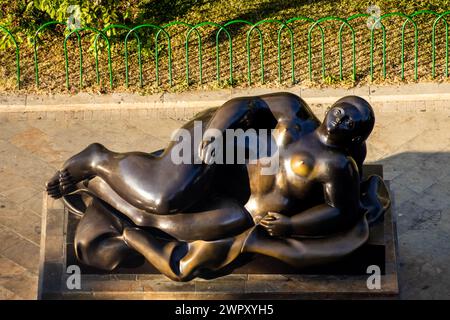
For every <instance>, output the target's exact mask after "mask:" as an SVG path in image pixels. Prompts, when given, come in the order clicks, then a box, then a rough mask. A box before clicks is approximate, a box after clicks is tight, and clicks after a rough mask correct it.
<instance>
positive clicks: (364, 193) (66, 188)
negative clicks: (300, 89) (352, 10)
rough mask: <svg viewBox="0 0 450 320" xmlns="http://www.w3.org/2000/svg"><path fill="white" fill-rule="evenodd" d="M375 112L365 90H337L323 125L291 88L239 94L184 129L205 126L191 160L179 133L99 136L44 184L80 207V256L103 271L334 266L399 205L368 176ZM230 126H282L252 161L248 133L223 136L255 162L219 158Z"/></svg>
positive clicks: (183, 277)
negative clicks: (158, 139)
mask: <svg viewBox="0 0 450 320" xmlns="http://www.w3.org/2000/svg"><path fill="white" fill-rule="evenodd" d="M374 121H375V118H374V113H373V110H372V108H371V107H370V105H369V103H368V102H367V101H365V100H364V99H362V98H360V97H356V96H348V97H344V98H342V99H339V100H338V101H337V102H336V103H334V104H333V106H332V107H331V108H330V109H329V110H328V112H327V114H326V116H325V119H324V121H323V122H322V123H321V122H320V121H319V120H318V119H317V118H316V116H315V115H314V114H313V113H312V111H311V110H310V108H309V107H308V106H307V104H306V103H305V102H304V101H303V100H302V99H301V98H299V97H298V96H296V95H293V94H290V93H276V94H269V95H263V96H257V97H244V98H236V99H232V100H230V101H228V102H227V103H225V104H224V105H223V106H222V107H220V108H214V109H209V110H206V111H204V112H202V113H200V114H198V115H197V116H196V117H195V118H194V119H193V120H191V121H189V122H188V123H186V124H185V125H184V126H183V127H182V129H184V130H186V131H187V132H189V133H195V132H194V131H195V130H196V129H195V123H196V122H200V123H201V124H203V127H204V128H202V131H201V135H202V137H203V139H201V140H200V141H195V139H194V140H193V141H192V140H191V141H190V142H189V143H190V147H191V150H194V151H195V152H191V154H190V155H188V158H189V160H191V161H190V162H189V161H188V163H174V161H173V157H172V155H173V153H172V152H173V150H174V149H175V148H176V146H177V143H178V142H179V141H172V142H171V143H170V144H169V145H168V147H167V148H166V149H164V150H158V151H156V152H154V153H151V154H147V153H141V152H131V153H116V152H112V151H110V150H108V149H106V148H105V147H104V146H102V145H100V144H92V145H90V146H88V147H87V148H86V149H85V150H83V151H81V152H80V153H79V154H77V155H75V156H73V157H72V158H70V159H69V160H67V161H66V163H65V164H64V165H63V167H62V168H61V170H59V171H58V172H57V173H56V174H55V175H54V177H52V178H51V179H50V181H49V182H48V183H47V191H48V193H49V195H50V196H52V197H54V198H61V197H63V199H64V201H65V203H66V205H67V206H68V208H69V210H70V211H72V212H74V213H78V214H80V215H82V218H81V220H80V222H79V224H78V227H77V231H76V236H75V250H76V254H77V257H78V259H79V260H80V261H81V262H82V263H84V264H87V265H89V266H93V267H96V268H100V269H103V270H112V269H114V268H116V267H117V266H118V265H119V264H120V263H121V262H123V261H126V260H127V259H128V257H129V256H131V255H135V254H139V255H142V256H144V257H145V258H146V260H147V261H148V262H150V263H151V264H152V265H153V266H154V267H156V268H157V269H158V270H159V271H160V272H161V273H163V274H165V275H166V276H168V277H169V278H171V279H173V280H176V281H188V280H191V279H193V278H195V277H197V276H199V277H215V276H218V275H220V274H221V273H222V272H223V271H224V270H225V269H227V268H232V265H233V262H234V261H235V260H237V259H238V258H239V257H240V256H241V255H244V254H262V255H266V256H270V257H273V258H276V259H279V260H281V261H283V262H285V263H287V264H290V265H292V266H295V267H298V268H302V267H306V266H311V265H316V264H325V263H328V262H332V261H335V260H338V259H340V258H343V257H345V256H347V255H349V254H350V253H352V252H354V251H355V250H356V249H358V248H359V247H361V246H362V245H363V244H364V243H365V242H366V240H367V239H368V236H369V228H368V224H369V223H373V222H375V221H376V220H377V219H378V218H379V217H381V216H382V214H383V213H384V212H385V210H386V209H387V208H388V207H389V205H390V199H389V194H388V192H387V189H386V186H385V185H384V182H383V180H382V179H381V178H380V177H378V176H370V177H369V178H368V179H367V180H364V181H363V180H362V164H363V162H364V159H365V156H366V146H365V140H366V139H367V138H368V136H369V134H370V133H371V131H372V129H373V126H374ZM205 124H206V126H205ZM208 129H215V130H216V132H219V133H220V135H219V136H217V135H216V136H215V137H210V136H208V134H207V132H208ZM229 129H234V130H236V129H242V130H249V129H257V130H260V129H274V131H273V135H272V136H271V137H270V139H269V140H268V142H267V145H268V149H269V153H268V155H261V154H260V152H259V150H257V151H256V152H253V160H254V161H248V160H249V158H251V157H252V156H250V153H251V150H249V149H250V147H249V145H248V144H247V142H248V141H247V140H244V144H243V145H242V144H241V145H238V144H237V143H236V142H235V140H232V141H230V140H229V139H228V141H227V139H225V144H227V145H228V146H229V145H231V146H232V148H231V150H233V151H236V149H239V148H243V149H244V150H245V155H246V160H247V161H246V162H245V163H236V162H233V163H232V164H221V163H212V161H211V159H213V158H215V156H217V154H218V150H217V148H216V146H213V145H214V143H213V142H214V141H215V139H217V138H219V137H221V136H225V132H226V131H227V130H229ZM222 153H230V148H224V150H222ZM233 155H234V153H233ZM263 156H264V157H265V158H269V159H275V158H276V160H277V163H278V166H277V167H276V170H274V171H273V172H270V173H269V174H267V170H266V172H264V170H265V169H267V165H266V164H267V163H265V162H264V161H263ZM198 158H199V159H200V160H201V161H197V160H198ZM266 160H267V159H266Z"/></svg>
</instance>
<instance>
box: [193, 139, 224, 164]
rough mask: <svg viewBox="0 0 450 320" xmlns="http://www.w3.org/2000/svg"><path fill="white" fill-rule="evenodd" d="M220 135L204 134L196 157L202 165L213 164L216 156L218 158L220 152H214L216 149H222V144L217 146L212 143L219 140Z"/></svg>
mask: <svg viewBox="0 0 450 320" xmlns="http://www.w3.org/2000/svg"><path fill="white" fill-rule="evenodd" d="M220 134H221V133H220ZM220 134H219V132H214V133H213V134H205V135H204V136H203V140H202V142H200V145H199V148H198V156H199V157H200V159H201V160H202V161H203V162H204V163H206V164H213V163H214V160H215V158H216V156H219V153H220V150H216V148H217V147H223V145H222V143H219V144H218V145H217V144H216V143H214V142H215V140H216V139H218V138H221V135H220ZM219 142H220V141H219Z"/></svg>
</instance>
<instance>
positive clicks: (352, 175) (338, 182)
mask: <svg viewBox="0 0 450 320" xmlns="http://www.w3.org/2000/svg"><path fill="white" fill-rule="evenodd" d="M329 171H330V172H331V174H330V175H329V176H328V177H327V178H326V179H327V180H326V181H324V182H323V188H324V196H325V203H324V204H321V205H317V206H315V207H312V208H310V209H307V210H305V211H302V212H300V213H298V214H296V215H294V216H292V217H287V216H284V215H281V214H279V213H269V214H268V216H266V217H265V218H264V219H263V220H262V221H261V224H262V225H263V226H264V227H265V228H266V229H267V230H268V231H269V233H271V234H272V235H274V236H288V235H293V236H295V235H297V236H324V235H328V234H333V233H336V232H339V231H342V230H344V229H346V228H348V227H350V226H351V224H353V223H355V222H356V220H357V219H358V218H360V216H359V213H360V202H359V193H360V191H359V176H358V171H357V168H356V165H355V163H354V161H351V160H349V161H348V162H347V163H346V164H345V165H343V166H342V167H339V168H330V170H329Z"/></svg>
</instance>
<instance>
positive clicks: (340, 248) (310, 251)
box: [242, 218, 369, 268]
mask: <svg viewBox="0 0 450 320" xmlns="http://www.w3.org/2000/svg"><path fill="white" fill-rule="evenodd" d="M368 237H369V227H368V224H367V221H366V219H365V218H364V219H362V220H361V221H360V222H359V223H358V224H357V225H355V226H354V227H353V228H352V229H350V230H348V231H346V232H343V233H339V234H336V235H332V236H329V237H326V238H304V239H302V238H275V237H271V236H270V235H269V234H268V233H267V231H265V229H263V228H262V227H260V226H257V227H255V228H254V229H253V231H252V232H251V233H250V234H249V236H248V237H247V239H246V241H245V244H244V246H243V249H242V251H243V252H251V253H259V254H263V255H266V256H270V257H273V258H276V259H279V260H281V261H283V262H285V263H287V264H290V265H292V266H294V267H297V268H302V267H306V266H310V265H315V264H321V263H327V262H332V261H335V260H337V259H339V258H342V257H344V256H346V255H348V254H350V253H352V252H353V251H355V250H356V249H358V248H359V247H360V246H361V245H363V244H364V243H365V242H366V241H367V239H368Z"/></svg>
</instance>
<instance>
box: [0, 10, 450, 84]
mask: <svg viewBox="0 0 450 320" xmlns="http://www.w3.org/2000/svg"><path fill="white" fill-rule="evenodd" d="M449 14H450V11H445V12H443V13H437V12H434V11H430V10H421V11H417V12H414V13H412V14H410V15H407V14H404V13H400V12H391V13H387V14H384V15H381V16H380V17H379V18H376V19H375V21H374V23H373V24H372V27H371V28H370V79H371V80H374V78H375V76H374V69H375V58H374V52H375V37H376V29H378V28H379V29H381V45H382V49H381V50H382V54H381V56H382V58H381V72H382V77H383V78H386V64H387V58H386V42H387V39H386V27H385V25H384V24H383V21H385V20H387V19H390V18H400V19H403V20H404V22H403V25H402V28H401V50H400V60H401V66H400V68H401V71H400V72H401V78H402V79H404V78H405V30H406V27H407V26H408V25H410V26H412V28H413V29H414V79H415V80H417V79H418V63H419V61H418V60H419V55H418V32H419V27H418V24H417V22H416V21H415V20H414V18H415V17H417V16H420V15H430V16H433V17H434V20H433V24H432V41H431V42H432V43H431V48H432V49H431V56H432V57H431V76H432V77H433V78H434V77H436V43H437V40H436V32H437V30H438V29H439V28H445V29H444V30H445V69H444V70H445V76H446V77H448V76H449V72H448V67H449V66H448V63H449V50H448V36H449V35H448V23H447V21H446V19H445V18H446V16H447V15H449ZM369 17H371V16H370V15H369V14H355V15H352V16H350V17H348V18H346V19H345V18H340V17H335V16H327V17H323V18H320V19H317V20H314V19H312V18H309V17H306V16H298V17H294V18H292V19H289V20H287V21H280V20H275V19H265V20H261V21H258V22H256V23H252V22H250V21H247V20H232V21H229V22H226V23H224V24H222V25H221V24H217V23H213V22H202V23H198V24H196V25H192V24H188V23H185V22H180V21H175V22H171V23H169V24H166V25H163V26H157V25H152V24H143V25H138V26H135V27H128V26H124V25H117V24H113V25H110V26H108V27H106V28H105V29H103V30H97V29H95V28H92V27H83V28H78V29H75V30H68V29H67V26H66V24H65V23H64V22H59V21H50V22H47V23H45V24H43V25H41V26H40V27H39V28H38V29H37V31H36V33H35V35H34V38H33V50H34V71H35V82H36V86H37V87H39V85H40V81H39V59H38V48H39V46H38V40H39V35H40V34H42V32H43V31H45V30H46V29H48V28H50V27H55V26H57V25H62V26H66V31H65V34H67V35H66V36H65V38H64V42H63V49H64V57H65V79H66V86H67V88H70V82H69V58H68V48H67V43H68V40H69V39H70V38H71V37H73V36H75V37H76V40H77V45H78V51H79V53H78V54H79V58H78V59H79V86H80V88H82V87H83V74H84V71H83V53H82V52H83V50H82V45H81V34H82V33H86V32H90V33H93V34H94V35H95V41H94V55H95V58H94V59H95V73H96V81H97V83H100V73H99V57H98V40H99V38H101V39H102V40H104V42H105V44H106V50H107V61H106V63H107V65H108V72H109V85H110V87H111V88H113V86H114V77H113V70H112V61H111V43H110V37H108V32H109V31H110V30H112V29H120V30H122V31H125V32H126V36H125V40H124V47H125V50H124V63H125V85H126V86H128V85H129V61H128V59H129V43H130V39H131V38H130V37H133V38H134V39H135V40H136V45H137V58H138V68H139V85H140V86H141V87H142V86H143V73H142V58H141V50H142V41H141V38H140V37H139V35H138V32H139V31H140V30H141V29H142V30H144V29H149V30H152V31H153V37H154V42H153V43H154V54H155V76H156V84H157V85H160V84H161V82H160V55H161V52H160V47H159V46H160V43H161V34H162V36H163V38H164V44H165V46H166V47H165V48H166V50H165V52H164V54H165V55H167V56H166V57H167V60H165V61H167V64H168V66H167V67H168V68H167V70H168V80H169V84H170V85H171V86H172V85H173V74H172V73H173V66H172V64H173V59H172V36H171V34H170V30H171V27H173V26H183V27H185V28H186V29H187V31H186V34H185V42H184V51H185V81H186V83H187V84H190V77H191V74H190V70H191V68H190V60H189V55H190V48H191V46H192V44H190V43H191V42H190V39H191V37H192V34H195V37H196V42H197V44H196V45H197V50H198V57H197V59H198V70H199V75H198V77H199V82H200V83H203V80H204V79H203V61H204V57H203V54H204V53H203V43H204V41H203V39H202V36H201V34H200V32H199V31H198V29H200V28H202V27H213V28H215V29H216V31H215V66H216V80H217V81H220V77H221V68H222V63H223V61H221V55H220V50H219V49H220V38H219V36H220V35H221V34H224V35H225V36H226V42H227V47H228V50H227V56H228V66H227V67H228V69H229V75H228V81H229V82H230V83H231V84H232V83H234V79H235V74H234V73H235V70H234V66H233V35H232V33H231V32H230V30H229V29H230V27H231V26H232V25H235V24H242V25H245V26H247V27H248V31H247V32H246V35H245V39H246V55H247V57H246V58H247V81H248V84H250V85H251V84H252V72H251V67H252V57H251V40H252V39H254V38H252V37H254V34H255V33H256V34H257V37H258V38H257V40H258V42H257V43H258V44H259V69H260V71H259V72H260V80H261V83H264V82H265V69H266V68H265V56H266V49H265V48H264V31H263V30H262V28H261V27H262V26H263V25H273V26H277V27H278V29H277V48H276V49H277V69H278V81H279V82H280V83H281V82H282V79H283V75H282V73H283V68H282V58H281V56H282V36H283V35H285V36H287V40H288V43H289V49H288V50H289V52H288V54H289V64H290V80H291V82H292V83H296V72H298V70H296V66H295V56H296V52H295V51H296V49H295V45H294V38H295V32H294V30H293V28H291V27H290V25H291V24H293V23H294V22H298V21H301V22H305V23H307V24H308V25H309V29H308V30H307V41H308V74H309V79H310V80H313V55H312V50H313V47H312V39H313V32H314V30H316V29H318V30H319V31H320V49H321V73H322V78H323V79H325V77H326V55H325V32H324V28H323V25H324V23H325V22H327V21H333V22H338V23H339V24H340V28H339V31H338V33H337V34H336V36H337V42H338V67H339V79H340V80H343V79H344V71H343V69H344V59H343V55H344V50H343V40H342V39H343V32H344V30H347V31H350V34H351V48H350V49H351V70H352V71H351V78H352V79H353V80H356V74H357V70H356V68H357V66H356V43H355V20H356V19H358V18H369ZM0 31H2V32H3V33H5V34H6V38H7V39H8V40H9V41H11V43H12V44H13V46H14V51H15V68H16V81H17V87H18V88H20V86H21V81H20V80H21V74H20V50H19V45H18V43H17V41H16V38H15V37H14V35H13V34H12V33H11V32H10V31H9V30H8V29H7V28H6V27H4V26H0ZM441 31H442V29H441ZM191 63H192V62H191Z"/></svg>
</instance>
